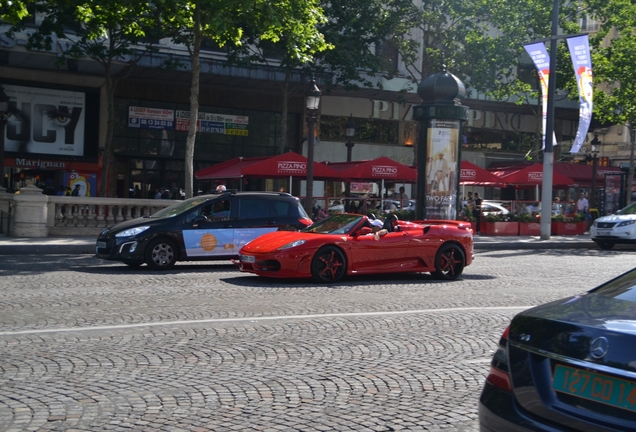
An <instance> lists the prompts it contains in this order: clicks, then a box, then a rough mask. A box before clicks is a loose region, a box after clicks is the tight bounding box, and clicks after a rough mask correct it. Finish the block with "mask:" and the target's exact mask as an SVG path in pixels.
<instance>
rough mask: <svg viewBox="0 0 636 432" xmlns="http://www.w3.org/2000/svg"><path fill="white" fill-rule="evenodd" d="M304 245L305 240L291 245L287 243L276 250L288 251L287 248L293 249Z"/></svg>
mask: <svg viewBox="0 0 636 432" xmlns="http://www.w3.org/2000/svg"><path fill="white" fill-rule="evenodd" d="M304 244H305V240H296V241H293V242H291V243H287V244H286V245H285V246H281V247H279V248H278V250H284V249H289V248H293V247H296V246H300V245H304Z"/></svg>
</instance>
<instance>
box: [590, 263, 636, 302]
mask: <svg viewBox="0 0 636 432" xmlns="http://www.w3.org/2000/svg"><path fill="white" fill-rule="evenodd" d="M591 292H592V293H593V294H596V295H602V296H605V297H612V298H615V299H619V300H626V301H630V302H636V269H634V270H631V271H629V272H627V273H624V274H622V275H620V276H619V277H617V278H616V279H613V280H611V281H609V282H607V283H606V284H604V285H601V286H600V287H598V288H596V289H594V290H592V291H591Z"/></svg>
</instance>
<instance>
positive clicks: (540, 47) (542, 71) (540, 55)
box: [523, 42, 557, 149]
mask: <svg viewBox="0 0 636 432" xmlns="http://www.w3.org/2000/svg"><path fill="white" fill-rule="evenodd" d="M523 47H524V48H525V49H526V51H527V52H528V55H530V58H531V59H532V61H533V62H534V66H535V67H536V68H537V72H538V73H539V80H540V81H541V102H542V103H541V110H542V111H543V131H542V133H541V136H542V142H543V146H542V147H541V148H542V149H545V130H546V123H547V121H548V82H549V81H550V56H549V55H548V51H547V50H546V49H545V45H544V44H543V43H541V42H540V43H535V44H530V45H524V46H523ZM552 144H553V145H557V140H556V138H553V140H552Z"/></svg>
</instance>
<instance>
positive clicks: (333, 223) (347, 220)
mask: <svg viewBox="0 0 636 432" xmlns="http://www.w3.org/2000/svg"><path fill="white" fill-rule="evenodd" d="M363 218H364V216H360V215H354V214H336V215H333V216H331V217H328V218H327V219H323V220H321V221H319V222H316V223H315V224H313V225H310V226H308V227H307V228H305V229H304V230H303V231H304V232H309V233H318V234H347V233H348V232H349V231H351V230H352V229H353V228H354V227H356V226H357V225H358V224H359V223H360V221H361V220H362V219H363Z"/></svg>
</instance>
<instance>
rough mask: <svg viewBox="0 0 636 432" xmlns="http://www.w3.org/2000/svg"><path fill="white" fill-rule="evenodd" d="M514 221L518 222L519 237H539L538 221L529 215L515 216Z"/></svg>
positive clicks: (539, 227)
mask: <svg viewBox="0 0 636 432" xmlns="http://www.w3.org/2000/svg"><path fill="white" fill-rule="evenodd" d="M514 219H515V220H516V221H517V222H519V235H522V236H534V235H541V223H540V219H537V218H536V217H535V216H533V215H532V214H530V213H519V214H516V215H515V217H514Z"/></svg>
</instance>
